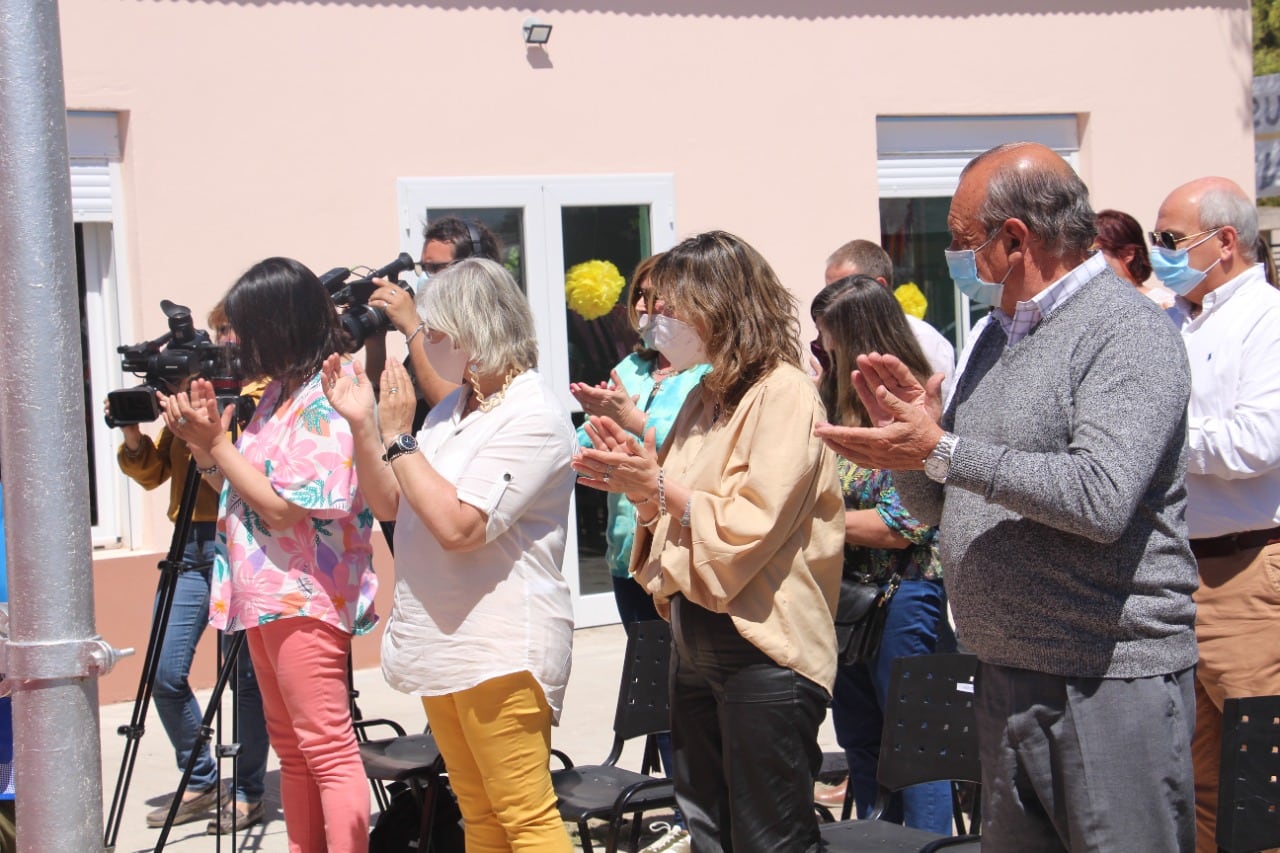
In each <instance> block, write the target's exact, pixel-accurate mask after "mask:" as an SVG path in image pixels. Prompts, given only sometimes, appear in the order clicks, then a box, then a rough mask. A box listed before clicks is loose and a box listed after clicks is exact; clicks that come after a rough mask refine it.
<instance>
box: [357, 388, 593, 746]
mask: <svg viewBox="0 0 1280 853" xmlns="http://www.w3.org/2000/svg"><path fill="white" fill-rule="evenodd" d="M464 387H465V386H464ZM463 390H464V389H459V390H458V391H455V392H454V393H453V394H450V395H449V396H448V397H446V398H445V399H444V400H442V401H441V402H440V404H439V405H437V406H436V407H435V408H433V409H432V410H431V414H430V415H429V416H428V418H427V422H426V423H425V424H424V425H423V427H422V431H421V432H419V433H418V444H419V447H420V450H419V452H421V453H425V454H426V457H427V459H428V461H430V462H431V464H432V465H433V466H434V467H435V469H436V470H437V471H439V472H440V474H441V476H443V477H444V478H445V479H446V480H448V481H449V482H450V483H453V484H454V486H455V487H456V488H457V490H458V498H459V500H462V501H464V502H465V503H468V504H471V505H472V506H474V507H476V508H478V509H480V510H481V511H482V512H484V513H485V514H486V515H487V516H488V530H487V536H486V540H485V544H484V545H483V546H481V547H480V548H478V549H476V550H474V551H468V552H465V553H457V552H449V551H446V550H445V549H444V548H442V547H441V546H440V543H439V542H438V541H437V540H436V538H435V537H434V536H433V535H432V534H431V532H430V531H429V530H427V528H426V526H425V525H424V524H423V523H422V521H421V520H420V519H419V518H418V516H417V515H416V514H415V513H414V511H413V509H412V508H411V507H410V506H409V502H408V501H406V500H403V499H401V501H400V510H399V513H398V514H397V517H396V532H395V553H396V557H395V560H396V563H395V565H396V587H395V604H394V608H393V609H392V611H391V617H390V619H388V620H387V628H386V632H385V633H384V634H383V637H382V674H383V676H384V677H385V678H386V679H387V683H389V684H390V685H391V686H392V687H394V688H395V689H396V690H399V691H401V692H403V693H409V694H413V695H416V696H439V695H443V694H447V693H456V692H459V691H462V690H467V689H469V688H471V687H475V686H476V685H478V684H481V683H482V682H485V681H488V680H490V679H493V678H497V677H499V676H503V675H511V674H513V673H517V672H524V671H527V672H529V673H530V674H532V675H533V677H534V678H535V679H536V680H537V682H538V684H539V685H541V687H542V691H543V693H544V694H546V699H547V704H548V705H549V706H550V707H551V712H552V719H553V721H555V722H559V718H560V711H561V707H562V705H563V700H564V689H565V684H566V683H567V682H568V680H569V662H570V653H571V651H572V647H573V607H572V603H571V600H570V597H569V586H568V584H567V583H565V579H564V576H563V575H562V574H561V573H560V567H561V564H562V563H563V560H564V550H565V540H566V530H567V528H568V524H569V499H570V497H571V496H572V494H573V486H574V473H573V470H572V469H571V468H570V467H569V463H570V460H571V459H572V458H573V452H574V448H575V446H576V444H577V442H576V440H575V437H574V432H573V426H572V424H571V422H570V420H569V413H568V411H567V410H566V409H565V408H564V406H563V405H561V403H560V402H559V401H558V400H557V399H556V397H555V394H554V393H553V392H552V391H551V389H550V388H548V387H547V385H546V384H545V383H544V382H543V381H542V379H541V377H540V376H539V375H538V373H537V372H536V371H534V370H529V371H526V372H525V373H523V374H521V375H520V376H518V377H516V378H515V380H514V381H513V382H512V383H511V386H510V387H509V388H508V389H507V393H506V395H505V396H504V398H503V400H502V402H501V403H500V404H499V405H498V406H496V407H495V408H494V409H492V410H491V411H489V412H480V411H476V412H472V413H471V414H469V415H466V416H465V417H464V416H463V414H462V410H463V408H464V405H465V397H464V395H463Z"/></svg>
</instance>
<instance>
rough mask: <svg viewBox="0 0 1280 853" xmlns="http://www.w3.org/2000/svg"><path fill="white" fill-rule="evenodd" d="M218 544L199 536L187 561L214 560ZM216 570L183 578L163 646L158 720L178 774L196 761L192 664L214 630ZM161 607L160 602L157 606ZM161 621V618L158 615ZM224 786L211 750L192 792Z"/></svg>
mask: <svg viewBox="0 0 1280 853" xmlns="http://www.w3.org/2000/svg"><path fill="white" fill-rule="evenodd" d="M213 550H214V543H213V540H212V539H209V540H206V541H199V540H197V539H196V534H195V532H194V531H193V532H192V536H191V538H189V539H188V540H187V547H186V549H185V550H184V551H183V553H182V559H183V560H184V561H186V562H187V563H189V564H194V563H199V562H204V561H209V562H211V561H212V560H213ZM210 568H211V567H210V566H205V567H204V568H202V569H191V570H189V571H184V572H179V573H178V579H177V582H176V583H175V585H174V591H173V604H172V606H171V607H170V609H169V625H168V628H167V629H166V630H165V633H164V636H163V637H162V638H161V641H160V654H159V660H158V662H157V665H156V680H155V684H154V685H153V686H152V693H151V698H152V699H153V700H154V702H155V706H156V714H158V715H159V717H160V724H161V725H162V726H164V731H165V734H167V735H168V736H169V742H170V743H171V744H173V749H174V752H175V753H176V754H177V759H178V769H179V770H183V769H185V768H186V766H187V761H188V760H189V759H190V758H191V750H192V747H193V745H194V744H195V742H196V734H197V732H198V730H199V728H200V703H198V702H197V701H196V697H195V694H194V693H192V692H191V685H190V684H189V683H188V682H187V676H188V675H189V674H190V672H191V659H192V658H193V657H195V653H196V645H198V644H199V642H200V636H201V635H202V634H204V626H205V625H207V624H209V571H210ZM156 606H157V608H158V607H159V599H158V597H157V601H156ZM157 615H158V614H157ZM217 780H218V766H217V765H216V764H215V763H214V761H213V756H212V755H211V754H210V753H209V748H208V746H205V747H203V748H201V750H200V757H199V758H198V759H197V760H196V766H195V770H193V771H192V773H191V781H190V782H189V783H188V787H189V788H190V789H192V790H198V791H204V790H208V789H209V788H212V787H213V785H214V784H215V783H216V782H217Z"/></svg>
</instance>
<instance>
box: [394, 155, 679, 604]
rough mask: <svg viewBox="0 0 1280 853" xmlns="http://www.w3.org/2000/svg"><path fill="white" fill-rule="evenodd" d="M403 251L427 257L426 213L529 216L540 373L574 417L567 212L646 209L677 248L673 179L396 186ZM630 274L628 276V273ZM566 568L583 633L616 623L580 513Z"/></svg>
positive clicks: (662, 238)
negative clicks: (489, 211) (587, 556)
mask: <svg viewBox="0 0 1280 853" xmlns="http://www.w3.org/2000/svg"><path fill="white" fill-rule="evenodd" d="M396 199H397V204H398V207H399V229H400V230H399V237H400V251H403V252H408V253H409V254H411V255H413V256H414V257H415V258H416V257H418V255H419V253H420V252H421V251H422V226H423V221H422V220H423V214H424V212H425V211H426V210H427V209H428V208H437V209H439V208H477V207H481V208H482V207H506V208H510V207H519V208H521V210H523V223H522V228H523V240H524V253H525V255H524V269H525V276H526V282H525V285H526V287H527V292H528V295H529V304H530V307H531V308H532V309H533V316H534V326H535V329H536V331H537V335H538V365H539V371H540V372H541V373H542V375H543V376H544V377H545V378H546V380H547V381H548V382H549V383H550V384H551V387H552V388H553V389H555V392H556V394H557V395H558V396H559V398H560V400H561V402H562V403H564V405H565V407H566V408H568V409H569V410H570V411H572V412H580V411H582V407H581V406H580V405H579V404H578V401H577V400H576V399H574V397H573V395H572V394H570V393H569V356H568V351H567V348H566V347H565V346H564V342H565V341H566V340H567V338H568V326H567V323H566V319H565V295H564V234H563V232H562V228H561V223H562V219H561V216H560V210H561V208H563V207H579V206H597V205H599V206H604V205H633V204H634V205H647V206H648V207H649V224H650V243H651V249H652V251H654V252H661V251H664V250H666V249H669V248H671V247H672V246H673V245H675V242H676V239H675V237H676V230H675V229H676V226H675V178H674V176H673V175H670V174H641V175H616V174H614V175H590V176H587V175H527V176H514V177H484V178H400V179H398V180H397V181H396ZM628 272H629V271H628ZM568 533H569V535H568V543H567V547H566V549H565V559H564V565H563V567H562V570H563V573H564V577H565V580H566V581H567V582H568V584H569V589H570V591H571V593H572V595H573V606H574V622H575V624H576V626H577V627H579V628H587V627H591V626H593V625H608V624H613V623H616V622H617V621H618V611H617V607H616V605H615V603H614V598H613V591H612V590H611V589H610V590H606V591H605V592H603V593H593V594H591V595H588V596H583V595H582V594H581V585H580V579H579V573H578V547H577V542H578V533H577V513H576V507H573V506H571V507H570V511H569V531H568Z"/></svg>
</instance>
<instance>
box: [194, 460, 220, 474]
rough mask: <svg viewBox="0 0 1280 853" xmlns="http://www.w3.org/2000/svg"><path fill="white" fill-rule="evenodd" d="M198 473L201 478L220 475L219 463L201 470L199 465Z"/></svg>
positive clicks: (197, 467)
mask: <svg viewBox="0 0 1280 853" xmlns="http://www.w3.org/2000/svg"><path fill="white" fill-rule="evenodd" d="M196 471H197V472H198V473H199V474H200V476H201V477H212V476H213V475H214V474H216V473H218V465H217V463H214V464H213V465H210V466H209V467H208V468H201V467H200V466H199V465H197V466H196Z"/></svg>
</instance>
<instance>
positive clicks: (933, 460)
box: [924, 432, 958, 483]
mask: <svg viewBox="0 0 1280 853" xmlns="http://www.w3.org/2000/svg"><path fill="white" fill-rule="evenodd" d="M957 440H958V439H957V438H956V436H955V434H954V433H950V432H944V433H943V434H942V438H940V439H938V443H937V444H936V445H934V448H933V450H932V451H930V453H929V455H928V456H926V457H925V458H924V473H925V476H927V477H928V478H929V479H930V480H933V481H934V482H935V483H945V482H947V475H948V474H950V473H951V454H952V453H954V452H955V449H956V441H957Z"/></svg>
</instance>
